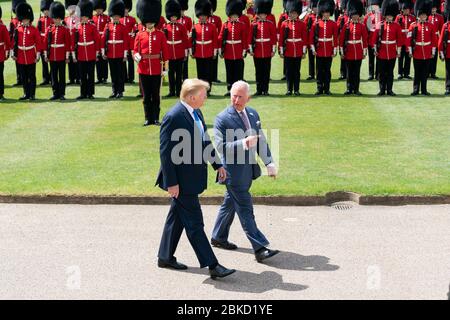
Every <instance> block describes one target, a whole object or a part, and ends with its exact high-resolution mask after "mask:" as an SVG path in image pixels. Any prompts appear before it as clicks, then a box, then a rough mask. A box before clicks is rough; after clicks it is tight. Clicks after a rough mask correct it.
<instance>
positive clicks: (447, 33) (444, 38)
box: [439, 0, 450, 96]
mask: <svg viewBox="0 0 450 320" xmlns="http://www.w3.org/2000/svg"><path fill="white" fill-rule="evenodd" d="M443 12H444V17H445V19H446V20H447V22H446V23H444V25H443V26H442V29H441V35H440V37H439V56H440V58H441V60H442V61H445V95H446V96H449V95H450V1H449V0H446V1H445V10H444V11H443Z"/></svg>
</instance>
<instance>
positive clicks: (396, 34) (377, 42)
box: [370, 0, 403, 96]
mask: <svg viewBox="0 0 450 320" xmlns="http://www.w3.org/2000/svg"><path fill="white" fill-rule="evenodd" d="M398 11H399V5H398V2H397V0H384V1H383V3H382V5H381V14H382V16H383V18H384V21H382V22H381V24H380V28H379V29H377V30H375V32H373V33H372V37H371V38H370V43H371V44H372V47H373V48H374V54H375V56H376V57H377V66H379V68H378V71H379V78H378V81H379V84H380V91H379V92H378V96H384V95H385V94H388V95H389V96H395V93H394V91H392V86H393V84H394V67H395V61H396V60H397V58H398V57H399V56H400V51H401V48H402V43H403V34H402V27H400V25H399V24H398V23H397V22H395V21H394V18H395V17H396V16H397V14H398Z"/></svg>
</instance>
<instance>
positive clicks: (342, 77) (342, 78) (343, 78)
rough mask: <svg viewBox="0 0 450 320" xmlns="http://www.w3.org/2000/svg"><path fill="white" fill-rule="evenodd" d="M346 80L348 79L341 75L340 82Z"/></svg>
mask: <svg viewBox="0 0 450 320" xmlns="http://www.w3.org/2000/svg"><path fill="white" fill-rule="evenodd" d="M345 79H347V78H346V77H345V76H343V75H341V76H340V77H339V78H338V80H345Z"/></svg>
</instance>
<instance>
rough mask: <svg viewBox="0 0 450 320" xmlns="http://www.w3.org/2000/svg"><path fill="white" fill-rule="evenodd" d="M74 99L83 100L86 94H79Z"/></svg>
mask: <svg viewBox="0 0 450 320" xmlns="http://www.w3.org/2000/svg"><path fill="white" fill-rule="evenodd" d="M76 99H77V100H83V99H86V96H83V95H81V96H78V97H77V98H76Z"/></svg>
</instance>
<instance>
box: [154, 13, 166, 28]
mask: <svg viewBox="0 0 450 320" xmlns="http://www.w3.org/2000/svg"><path fill="white" fill-rule="evenodd" d="M165 24H166V19H165V18H164V17H163V16H160V17H159V22H158V23H157V24H156V26H155V29H157V30H162V29H163V28H164V25H165Z"/></svg>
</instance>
